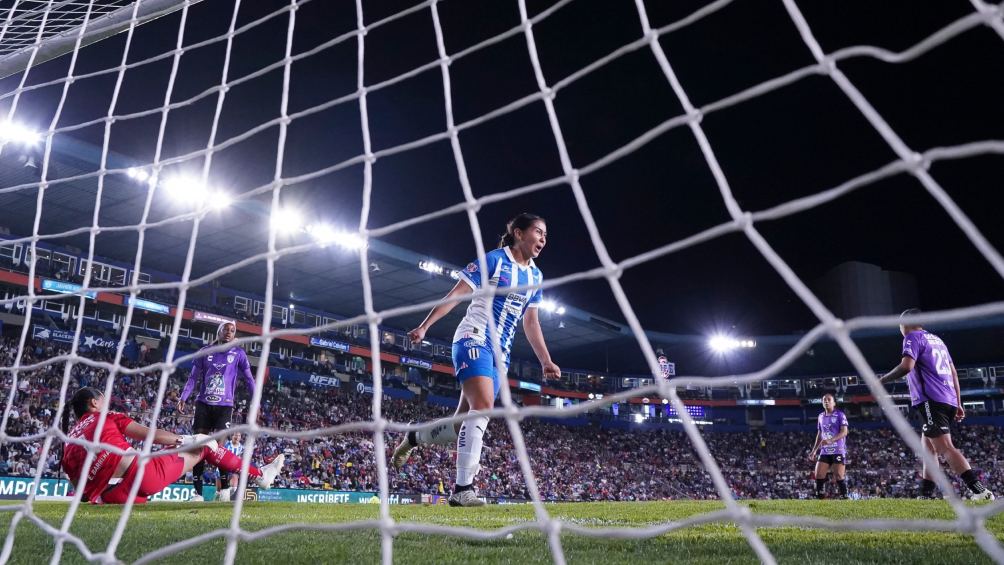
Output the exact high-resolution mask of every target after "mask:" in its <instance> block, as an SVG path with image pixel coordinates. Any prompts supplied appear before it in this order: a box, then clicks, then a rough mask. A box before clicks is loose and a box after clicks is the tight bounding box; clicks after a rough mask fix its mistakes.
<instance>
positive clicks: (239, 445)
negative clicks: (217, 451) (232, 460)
mask: <svg viewBox="0 0 1004 565" xmlns="http://www.w3.org/2000/svg"><path fill="white" fill-rule="evenodd" d="M223 449H226V450H227V451H229V452H230V453H233V454H234V455H236V456H237V457H240V456H242V455H244V441H243V440H242V441H238V442H236V443H234V442H233V441H231V440H227V443H225V444H223Z"/></svg>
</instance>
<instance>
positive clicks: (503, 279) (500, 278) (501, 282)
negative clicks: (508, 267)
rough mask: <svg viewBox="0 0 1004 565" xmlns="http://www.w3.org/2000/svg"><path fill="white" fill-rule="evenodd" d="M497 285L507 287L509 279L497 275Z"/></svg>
mask: <svg viewBox="0 0 1004 565" xmlns="http://www.w3.org/2000/svg"><path fill="white" fill-rule="evenodd" d="M499 285H503V286H509V277H507V276H505V275H499Z"/></svg>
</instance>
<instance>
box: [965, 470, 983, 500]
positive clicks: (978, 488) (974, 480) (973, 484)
mask: <svg viewBox="0 0 1004 565" xmlns="http://www.w3.org/2000/svg"><path fill="white" fill-rule="evenodd" d="M961 477H962V481H963V482H964V483H966V486H967V487H969V490H971V491H973V494H980V493H981V492H983V491H985V490H987V487H985V486H983V483H981V482H980V479H979V477H977V476H976V471H973V470H972V469H969V470H968V471H966V472H964V473H962V475H961Z"/></svg>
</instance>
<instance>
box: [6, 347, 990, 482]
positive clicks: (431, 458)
mask: <svg viewBox="0 0 1004 565" xmlns="http://www.w3.org/2000/svg"><path fill="white" fill-rule="evenodd" d="M15 353H16V342H14V341H12V340H9V339H8V340H6V341H4V342H2V343H0V364H2V366H6V367H10V366H11V365H13V361H14V354H15ZM61 353H65V351H62V350H60V349H58V348H54V347H53V346H51V345H46V344H44V343H42V342H38V343H31V344H29V346H28V347H26V348H25V354H24V356H23V358H22V360H21V365H22V366H24V365H30V364H32V363H35V362H37V361H38V360H39V359H47V358H50V357H52V356H54V355H59V354H61ZM88 355H89V356H92V357H98V358H102V355H101V354H100V353H99V352H90V353H88ZM104 360H109V359H104ZM64 371H65V363H54V364H50V365H46V366H44V367H42V368H39V369H35V370H32V371H20V372H19V373H18V384H17V394H16V396H15V401H14V403H13V405H12V409H11V412H10V415H9V419H8V424H7V433H8V434H9V435H10V436H14V437H17V436H25V435H32V434H41V433H43V432H44V431H45V430H46V429H47V428H48V427H49V426H50V425H51V424H52V422H53V421H55V420H56V409H57V405H58V395H59V389H60V386H61V383H62V378H63V374H64ZM70 375H71V383H70V387H69V394H72V392H73V391H74V390H75V389H76V388H78V387H80V386H96V387H98V388H102V389H103V388H104V386H105V382H106V379H107V372H106V371H105V370H103V369H95V368H92V367H88V366H85V365H73V366H72V368H71V372H70ZM186 378H187V373H185V372H183V371H179V372H178V373H175V374H174V375H171V377H170V378H169V380H168V384H167V390H166V393H165V396H164V402H163V405H162V407H161V412H160V417H159V426H160V427H161V428H164V429H168V430H170V431H173V432H177V433H188V432H189V431H190V428H191V423H192V416H191V411H189V412H188V413H187V414H179V413H178V411H177V400H178V396H179V393H180V389H181V387H182V386H183V384H184V382H185V379H186ZM2 380H3V390H4V391H10V390H11V387H12V384H13V383H12V374H11V373H10V372H5V373H3V379H2ZM159 381H160V373H153V374H145V373H139V374H135V375H119V376H118V377H117V378H116V380H115V386H114V394H113V399H112V406H113V408H114V409H116V410H121V411H123V412H127V413H129V414H130V415H132V416H133V417H134V418H137V419H138V420H139V421H144V422H146V423H149V422H148V421H149V418H150V415H151V413H152V410H153V407H154V404H155V402H156V400H157V390H158V387H159ZM248 396H249V395H248V394H247V391H245V390H243V389H241V391H240V395H239V397H238V398H239V400H238V405H237V409H236V410H235V414H234V419H233V420H234V422H235V423H242V422H244V421H245V415H246V411H247V405H248ZM3 401H4V402H6V401H7V394H5V395H4V398H3ZM371 403H372V397H371V396H370V395H368V394H359V393H357V391H356V390H355V389H354V388H352V387H347V388H346V389H339V388H329V389H317V388H311V387H308V386H306V385H293V386H287V385H274V384H272V383H268V384H267V385H266V387H265V389H264V396H263V398H262V404H261V410H260V412H261V415H260V421H261V423H262V424H263V425H265V426H268V427H270V428H275V429H278V430H282V431H302V430H310V429H318V428H323V427H328V426H334V425H337V424H343V423H347V422H358V421H365V420H369V419H370V413H371ZM383 413H384V415H385V416H386V417H388V418H390V419H392V420H394V421H397V422H422V421H427V420H431V419H435V418H440V417H443V416H447V415H449V414H451V413H452V410H449V409H446V408H443V407H437V406H432V405H428V404H425V403H422V402H418V401H404V400H392V399H385V400H384V401H383ZM521 428H522V430H523V434H524V437H525V442H526V446H527V450H528V455H529V458H530V462H531V466H532V468H533V470H534V473H535V475H536V477H537V482H538V487H539V490H540V493H541V496H542V497H543V498H544V499H546V500H552V501H558V500H665V499H714V498H718V495H717V492H716V491H715V489H714V486H713V485H712V483H711V479H710V476H709V475H708V474H707V473H706V472H705V471H704V468H703V466H702V464H701V463H700V460H699V458H698V457H697V454H696V453H695V451H694V450H693V448H692V446H691V443H690V441H689V439H688V438H687V437H686V435H685V434H684V433H683V432H680V431H668V430H664V431H640V430H637V429H635V430H631V429H627V430H624V429H612V428H603V427H600V426H599V425H596V424H592V425H585V426H566V425H560V424H557V423H553V422H543V421H539V420H524V421H522V422H521ZM999 433H1000V430H999V429H998V428H992V427H983V426H963V427H961V428H959V429H958V430H956V431H955V433H954V434H953V440H954V442H955V444H956V445H957V446H958V447H960V448H961V449H962V450H963V451H964V452H965V453H966V454H967V455H969V457H970V459H971V460H972V461H973V463H974V465H975V466H976V467H977V468H978V469H980V470H981V472H982V474H983V476H982V479H983V481H984V483H985V484H986V485H987V486H988V487H989V488H990V489H991V490H993V491H995V492H1002V491H1004V448H1002V447H1001V445H1000V442H999V441H998V438H999ZM704 438H705V441H706V442H707V444H708V447H709V449H710V451H711V453H712V454H713V455H714V457H715V459H716V461H717V462H718V464H719V465H720V466H721V468H722V470H723V472H724V473H725V476H726V479H727V481H728V483H729V485H730V486H731V488H732V490H733V494H734V495H735V496H736V497H738V498H758V499H768V498H810V497H812V495H813V494H812V493H813V481H812V480H811V477H810V473H811V470H812V467H813V463H812V462H810V461H808V460H807V458H806V455H807V452H808V451H809V449H810V447H811V446H812V442H813V438H814V434H813V433H809V432H767V431H751V432H746V433H724V432H713V431H710V430H709V428H704ZM396 439H397V437H388V440H387V442H386V444H387V450H388V460H389V458H390V451H391V450H392V449H393V445H394V443H395V440H396ZM41 445H42V442H40V441H39V442H9V443H3V444H0V475H20V476H29V475H32V474H33V473H34V470H35V468H36V466H37V464H38V458H39V455H40V450H41ZM485 445H486V449H485V456H484V458H483V461H482V471H481V473H480V475H479V477H478V480H477V483H476V484H477V488H478V490H479V492H480V494H482V495H483V496H486V497H490V498H515V499H520V498H526V496H527V495H526V492H525V486H524V480H523V476H522V472H521V470H520V466H519V463H518V461H517V458H516V454H515V450H514V449H513V445H512V441H511V439H510V437H509V434H508V431H507V428H506V426H505V423H504V422H502V421H498V420H495V421H492V423H491V425H490V428H489V432H488V435H487V436H486V441H485ZM848 449H849V455H848V466H847V475H848V483H849V485H850V494H851V497H852V498H868V497H913V496H916V495H917V482H918V480H917V471H918V464H917V461H916V458H915V456H914V455H913V454H912V453H911V452H910V451H909V449H908V448H907V447H906V445H905V443H904V442H903V441H902V440H901V439H900V438H899V437H898V436H897V435H896V434H895V432H893V431H892V430H890V429H879V430H855V429H854V427H853V423H852V427H851V434H850V436H849V438H848ZM280 452H284V453H286V457H287V459H286V466H285V469H284V471H283V475H282V476H281V477H280V478H279V479H278V480H277V483H276V486H277V487H289V488H320V489H335V490H358V491H370V492H372V491H376V490H377V488H378V487H377V485H378V481H377V473H376V464H375V460H374V454H373V441H372V434H370V433H367V432H353V433H343V434H337V435H333V436H330V435H329V436H323V437H315V438H310V439H289V438H281V437H263V438H260V439H259V440H258V441H257V443H256V446H255V454H254V457H255V460H256V461H257V462H259V463H261V462H263V460H271V458H272V457H274V456H275V455H276V454H278V453H280ZM58 457H59V450H58V449H53V450H52V452H51V453H50V454H49V455H48V457H47V459H46V462H45V476H48V477H55V476H58V473H59V460H58ZM391 473H392V475H391V476H390V477H389V479H390V489H391V491H393V492H402V493H413V494H443V493H448V492H449V491H450V489H451V487H452V478H453V473H454V463H453V454H452V452H451V450H448V449H444V448H440V447H435V446H423V447H422V448H420V449H417V450H415V452H414V453H413V454H412V457H411V459H410V460H409V461H408V463H407V464H406V465H405V466H404V467H403V468H402V469H401V470H400V472H394V471H393V469H392V470H391ZM949 476H952V475H951V474H950V475H949Z"/></svg>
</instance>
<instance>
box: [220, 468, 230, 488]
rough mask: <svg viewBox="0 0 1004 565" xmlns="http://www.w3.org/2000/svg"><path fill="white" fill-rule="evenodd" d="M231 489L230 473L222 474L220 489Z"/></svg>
mask: <svg viewBox="0 0 1004 565" xmlns="http://www.w3.org/2000/svg"><path fill="white" fill-rule="evenodd" d="M225 488H230V473H227V472H224V473H221V474H220V489H225Z"/></svg>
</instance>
